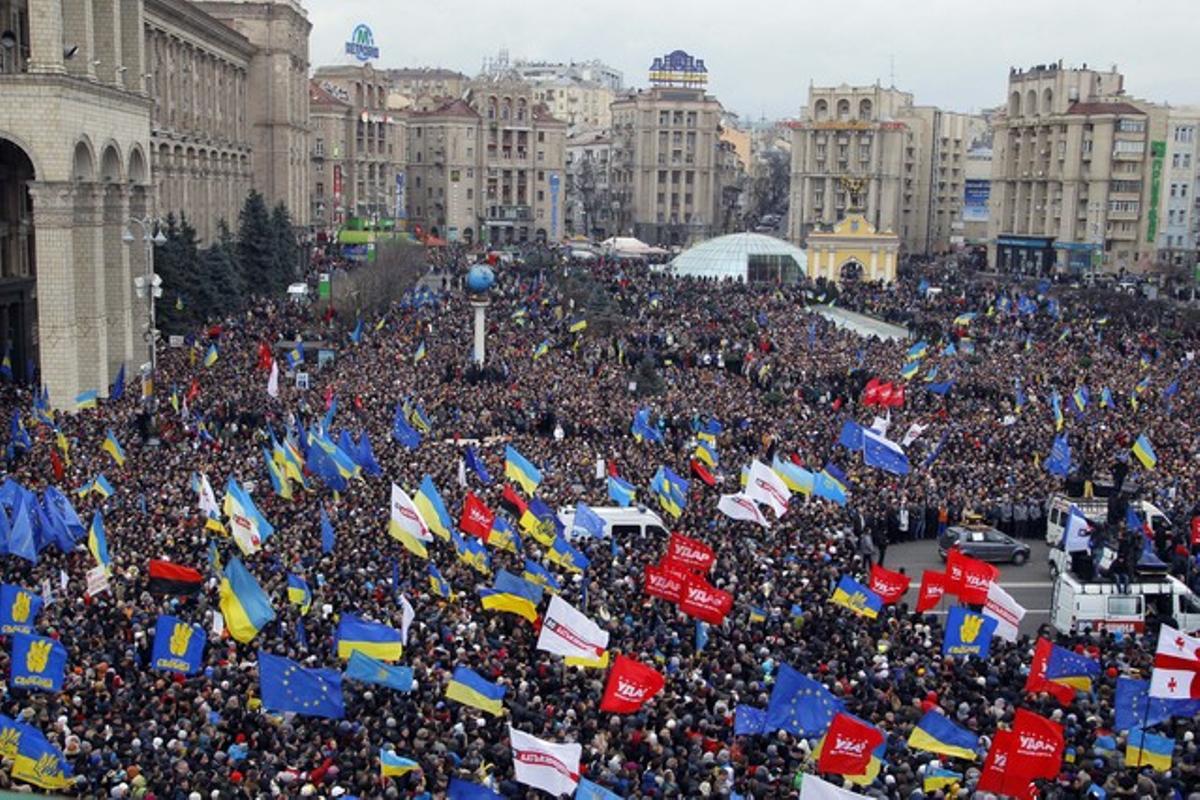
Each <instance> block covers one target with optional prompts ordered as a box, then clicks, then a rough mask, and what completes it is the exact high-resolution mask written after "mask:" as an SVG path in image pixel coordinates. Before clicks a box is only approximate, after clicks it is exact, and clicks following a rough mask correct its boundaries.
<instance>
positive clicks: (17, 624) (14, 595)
mask: <svg viewBox="0 0 1200 800" xmlns="http://www.w3.org/2000/svg"><path fill="white" fill-rule="evenodd" d="M43 602H44V601H43V600H42V596H41V595H40V594H34V593H33V592H31V591H29V590H28V589H23V588H21V587H20V586H14V585H13V584H11V583H6V584H3V585H0V634H4V635H5V636H8V635H10V634H13V633H32V632H33V624H34V622H36V621H37V618H38V614H41V613H42V605H43Z"/></svg>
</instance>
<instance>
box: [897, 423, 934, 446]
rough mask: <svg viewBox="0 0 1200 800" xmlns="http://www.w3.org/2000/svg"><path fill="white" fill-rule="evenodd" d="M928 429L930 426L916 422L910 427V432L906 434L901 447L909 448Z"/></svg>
mask: <svg viewBox="0 0 1200 800" xmlns="http://www.w3.org/2000/svg"><path fill="white" fill-rule="evenodd" d="M928 427H929V426H928V425H922V424H921V423H919V422H914V423H913V424H912V425H909V426H908V432H907V433H905V434H904V438H903V439H901V440H900V446H901V447H908V446H909V445H910V444H912V443H913V442H915V441H916V440H917V437H918V436H920V435H921V434H922V433H924V432H925V429H926V428H928Z"/></svg>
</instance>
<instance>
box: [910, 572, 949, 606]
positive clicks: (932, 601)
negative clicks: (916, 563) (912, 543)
mask: <svg viewBox="0 0 1200 800" xmlns="http://www.w3.org/2000/svg"><path fill="white" fill-rule="evenodd" d="M945 594H946V573H944V572H934V571H933V570H931V569H927V570H925V572H924V573H922V574H921V593H920V594H919V595H918V596H917V613H918V614H924V613H925V612H926V611H928V610H929V609H931V608H936V607H937V604H938V603H940V602H942V596H943V595H945Z"/></svg>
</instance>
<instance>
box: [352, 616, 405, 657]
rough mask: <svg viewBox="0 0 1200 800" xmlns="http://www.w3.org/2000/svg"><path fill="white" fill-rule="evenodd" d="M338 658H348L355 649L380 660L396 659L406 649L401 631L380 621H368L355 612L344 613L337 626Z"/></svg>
mask: <svg viewBox="0 0 1200 800" xmlns="http://www.w3.org/2000/svg"><path fill="white" fill-rule="evenodd" d="M336 641H337V654H338V658H342V659H346V658H349V657H350V654H351V653H353V652H354V651H355V650H358V651H359V652H361V653H362V654H363V655H365V656H370V657H371V658H377V659H379V660H380V661H396V660H398V659H399V658H400V654H401V652H403V650H404V641H403V639H402V638H401V636H400V631H398V630H396V629H395V628H390V627H388V626H387V625H384V624H382V623H379V622H368V621H367V620H364V619H361V618H359V617H357V616H355V615H354V614H343V615H342V618H341V619H340V620H338V627H337V637H336Z"/></svg>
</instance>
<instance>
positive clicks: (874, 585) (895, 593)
mask: <svg viewBox="0 0 1200 800" xmlns="http://www.w3.org/2000/svg"><path fill="white" fill-rule="evenodd" d="M911 582H912V579H911V578H909V577H908V576H907V575H905V574H904V573H901V572H892V571H891V570H890V569H884V568H883V567H881V566H879V565H878V564H872V565H871V586H870V588H871V591H872V592H874V593H875V594H877V595H879V596H880V597H882V598H883V602H884V603H887V604H888V605H891V604H892V603H898V602H899V601H900V598H901V597H904V593H905V592H907V591H908V585H909V583H911Z"/></svg>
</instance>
